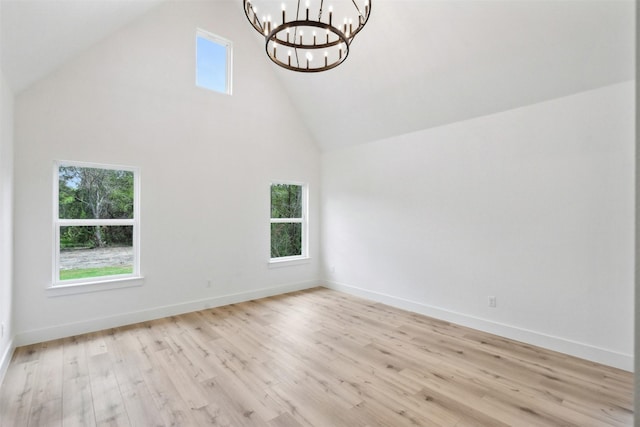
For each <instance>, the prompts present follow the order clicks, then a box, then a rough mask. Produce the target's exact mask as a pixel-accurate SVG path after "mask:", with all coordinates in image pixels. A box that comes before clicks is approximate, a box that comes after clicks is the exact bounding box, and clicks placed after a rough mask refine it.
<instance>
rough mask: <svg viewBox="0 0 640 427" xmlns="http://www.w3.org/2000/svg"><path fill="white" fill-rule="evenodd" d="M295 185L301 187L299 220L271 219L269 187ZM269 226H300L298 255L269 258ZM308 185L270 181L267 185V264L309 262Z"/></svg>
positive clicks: (304, 183) (295, 182)
mask: <svg viewBox="0 0 640 427" xmlns="http://www.w3.org/2000/svg"><path fill="white" fill-rule="evenodd" d="M278 184H280V185H282V184H284V185H297V186H299V187H302V206H301V208H302V209H301V217H300V218H271V187H273V186H274V185H278ZM271 224H302V226H301V240H302V241H301V242H300V245H301V246H300V249H301V250H300V251H301V254H300V255H292V256H284V257H277V258H271ZM309 259H310V256H309V184H307V183H306V182H297V181H280V180H278V181H271V183H270V184H269V264H271V265H275V264H282V263H286V264H293V263H295V262H299V261H306V260H309Z"/></svg>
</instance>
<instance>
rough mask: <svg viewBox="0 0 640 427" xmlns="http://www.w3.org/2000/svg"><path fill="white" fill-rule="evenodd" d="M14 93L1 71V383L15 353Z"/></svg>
mask: <svg viewBox="0 0 640 427" xmlns="http://www.w3.org/2000/svg"><path fill="white" fill-rule="evenodd" d="M12 291H13V94H12V93H11V89H10V88H9V87H8V86H7V82H6V80H5V78H4V74H2V72H1V71H0V382H1V381H2V377H3V374H4V372H5V370H6V368H7V366H8V364H9V360H10V359H11V353H12V346H13V344H12V340H13V324H12V322H11V320H12V300H13V295H12Z"/></svg>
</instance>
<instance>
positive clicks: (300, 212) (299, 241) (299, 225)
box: [271, 183, 308, 261]
mask: <svg viewBox="0 0 640 427" xmlns="http://www.w3.org/2000/svg"><path fill="white" fill-rule="evenodd" d="M307 256H308V255H307V186H306V185H304V184H293V183H272V184H271V261H287V260H293V259H302V258H306V257H307Z"/></svg>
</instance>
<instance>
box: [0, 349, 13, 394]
mask: <svg viewBox="0 0 640 427" xmlns="http://www.w3.org/2000/svg"><path fill="white" fill-rule="evenodd" d="M15 349H16V346H15V344H14V340H13V339H12V340H10V341H9V345H8V346H7V348H6V350H5V352H4V354H3V355H2V359H0V386H2V383H3V382H4V376H5V374H6V373H7V369H9V363H10V362H11V357H13V351H14V350H15Z"/></svg>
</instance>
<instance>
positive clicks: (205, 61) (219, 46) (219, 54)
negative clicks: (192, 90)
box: [196, 29, 232, 95]
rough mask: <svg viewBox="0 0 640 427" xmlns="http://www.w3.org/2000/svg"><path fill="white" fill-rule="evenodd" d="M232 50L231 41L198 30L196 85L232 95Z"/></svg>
mask: <svg viewBox="0 0 640 427" xmlns="http://www.w3.org/2000/svg"><path fill="white" fill-rule="evenodd" d="M231 50H232V45H231V42H230V41H229V40H226V39H223V38H222V37H218V36H216V35H214V34H211V33H208V32H206V31H204V30H200V29H198V30H197V33H196V85H197V86H199V87H203V88H205V89H209V90H213V91H216V92H220V93H227V94H229V95H230V94H231Z"/></svg>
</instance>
